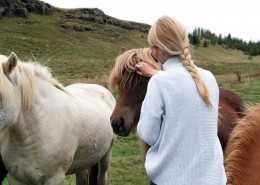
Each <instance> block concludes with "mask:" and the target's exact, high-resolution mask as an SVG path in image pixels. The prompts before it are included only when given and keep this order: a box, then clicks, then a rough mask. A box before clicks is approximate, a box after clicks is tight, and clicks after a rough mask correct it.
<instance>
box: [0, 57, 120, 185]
mask: <svg viewBox="0 0 260 185" xmlns="http://www.w3.org/2000/svg"><path fill="white" fill-rule="evenodd" d="M3 58H4V57H0V60H2V61H0V63H1V65H2V66H3V68H1V67H0V70H1V71H3V72H2V73H3V74H4V75H5V76H6V79H4V78H5V77H4V76H3V74H2V75H1V71H0V88H1V87H2V86H4V85H5V86H6V87H7V88H9V90H6V91H3V92H1V91H2V90H1V89H0V92H1V101H2V102H1V106H0V128H1V127H3V129H2V130H1V135H0V148H1V156H2V159H3V161H4V164H5V166H6V168H7V170H8V172H9V183H10V185H16V184H20V185H21V184H22V185H30V184H32V185H40V184H44V185H61V184H64V182H65V175H66V174H74V173H79V174H80V173H81V172H82V171H85V170H86V169H87V168H90V167H91V166H93V165H94V164H97V163H98V164H99V176H98V182H99V184H107V178H106V176H107V170H108V166H109V161H110V158H111V149H112V145H113V141H114V134H113V131H112V128H111V126H110V115H111V113H112V110H113V108H114V105H115V99H114V98H113V96H112V95H111V93H110V92H109V91H108V90H107V89H105V88H104V87H102V86H99V85H91V84H89V85H87V84H75V85H70V86H68V87H66V88H65V89H64V88H63V87H62V86H61V85H60V84H58V83H57V82H56V81H54V79H53V78H51V76H50V74H49V76H48V74H47V73H46V69H41V68H43V66H36V67H35V66H33V65H32V64H23V63H21V62H18V64H17V67H19V68H18V69H16V68H17V67H16V64H15V60H16V56H15V55H14V54H11V56H10V58H9V59H8V60H3ZM5 61H9V63H8V62H5ZM13 61H14V62H13ZM3 62H4V63H3ZM30 65H31V66H30ZM5 66H6V67H5ZM24 68H26V69H25V71H23V70H24ZM27 68H28V69H27ZM34 68H35V69H34ZM21 71H22V72H21ZM31 72H32V73H31ZM30 73H31V74H30ZM45 73H46V74H47V75H46V74H45ZM23 75H26V76H27V77H24V76H23ZM20 77H22V78H21V79H19V78H20ZM8 81H9V82H8ZM28 85H30V86H31V87H30V88H29V90H28V89H27V88H25V87H24V86H28ZM8 94H11V95H8ZM7 95H8V96H9V97H8V96H7ZM79 177H80V176H79ZM83 181H84V180H83V179H81V180H80V179H79V181H78V179H77V184H84V185H85V184H86V183H85V182H83Z"/></svg>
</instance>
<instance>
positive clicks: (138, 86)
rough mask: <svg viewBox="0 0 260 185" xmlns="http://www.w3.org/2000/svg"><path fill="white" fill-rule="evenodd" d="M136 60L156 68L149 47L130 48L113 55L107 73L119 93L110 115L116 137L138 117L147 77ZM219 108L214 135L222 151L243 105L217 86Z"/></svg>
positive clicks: (128, 129)
mask: <svg viewBox="0 0 260 185" xmlns="http://www.w3.org/2000/svg"><path fill="white" fill-rule="evenodd" d="M139 61H145V62H148V63H149V64H151V65H152V66H153V68H155V69H158V70H160V66H159V65H158V64H157V63H156V62H155V61H154V59H153V58H152V56H151V51H150V49H148V48H144V49H132V50H124V51H123V53H122V54H121V55H119V56H118V57H117V58H116V63H115V66H114V68H113V69H112V71H111V73H110V76H109V81H108V85H109V86H110V89H115V88H117V89H118V92H119V96H118V100H117V103H116V107H115V109H114V111H113V113H112V115H111V124H112V127H113V130H114V133H115V134H117V135H119V136H128V135H129V134H130V133H131V131H133V130H135V128H136V125H137V123H138V120H139V117H140V110H141V105H142V101H143V100H144V97H145V94H146V90H147V84H148V82H149V78H147V77H143V76H141V75H139V74H138V73H137V72H136V70H137V69H136V68H135V64H136V63H138V62H139ZM219 107H220V108H219V126H218V136H219V139H220V142H221V145H222V149H223V151H224V150H225V147H226V143H227V141H228V136H229V134H230V132H231V131H232V129H233V127H234V126H235V121H236V119H238V118H240V117H242V116H243V114H242V112H243V109H244V105H243V102H242V100H241V98H240V97H239V96H237V95H236V94H235V93H233V92H232V91H229V90H227V89H223V88H220V104H219Z"/></svg>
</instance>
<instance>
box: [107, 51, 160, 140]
mask: <svg viewBox="0 0 260 185" xmlns="http://www.w3.org/2000/svg"><path fill="white" fill-rule="evenodd" d="M140 61H144V62H147V63H149V64H151V66H153V68H155V69H158V70H159V69H160V67H159V65H158V64H157V63H156V62H155V60H154V59H153V57H152V56H151V50H150V49H149V48H141V49H131V50H124V51H123V53H122V54H121V55H119V56H118V57H117V58H116V62H115V66H114V68H113V69H112V71H111V73H110V76H109V80H108V85H109V87H110V89H117V90H118V93H119V95H118V100H117V103H116V106H115V109H114V112H113V113H112V115H111V125H112V127H113V130H114V133H115V134H117V135H120V136H128V135H129V134H130V132H131V130H132V129H133V128H135V126H136V125H137V123H138V121H139V117H140V110H141V105H142V102H143V100H144V97H145V94H146V90H147V84H148V81H149V78H147V77H143V76H141V75H139V74H138V73H137V72H136V71H137V69H136V67H135V65H136V64H137V63H138V62H140Z"/></svg>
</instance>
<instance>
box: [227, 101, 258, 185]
mask: <svg viewBox="0 0 260 185" xmlns="http://www.w3.org/2000/svg"><path fill="white" fill-rule="evenodd" d="M245 112H246V114H245V116H244V117H243V118H242V119H240V120H239V121H237V124H236V126H235V127H234V129H233V131H232V133H231V134H230V139H229V141H228V145H227V148H226V151H225V154H224V164H225V170H226V174H227V185H256V184H259V183H260V175H259V173H260V160H259V156H260V104H257V105H255V106H251V107H249V108H247V110H246V111H245Z"/></svg>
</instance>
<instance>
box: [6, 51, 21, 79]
mask: <svg viewBox="0 0 260 185" xmlns="http://www.w3.org/2000/svg"><path fill="white" fill-rule="evenodd" d="M17 61H18V59H17V56H16V54H15V53H13V52H11V54H10V56H9V58H8V60H7V61H5V62H4V63H3V69H4V73H5V75H7V76H8V75H9V74H10V73H11V72H12V71H13V70H14V68H15V67H16V65H17Z"/></svg>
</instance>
